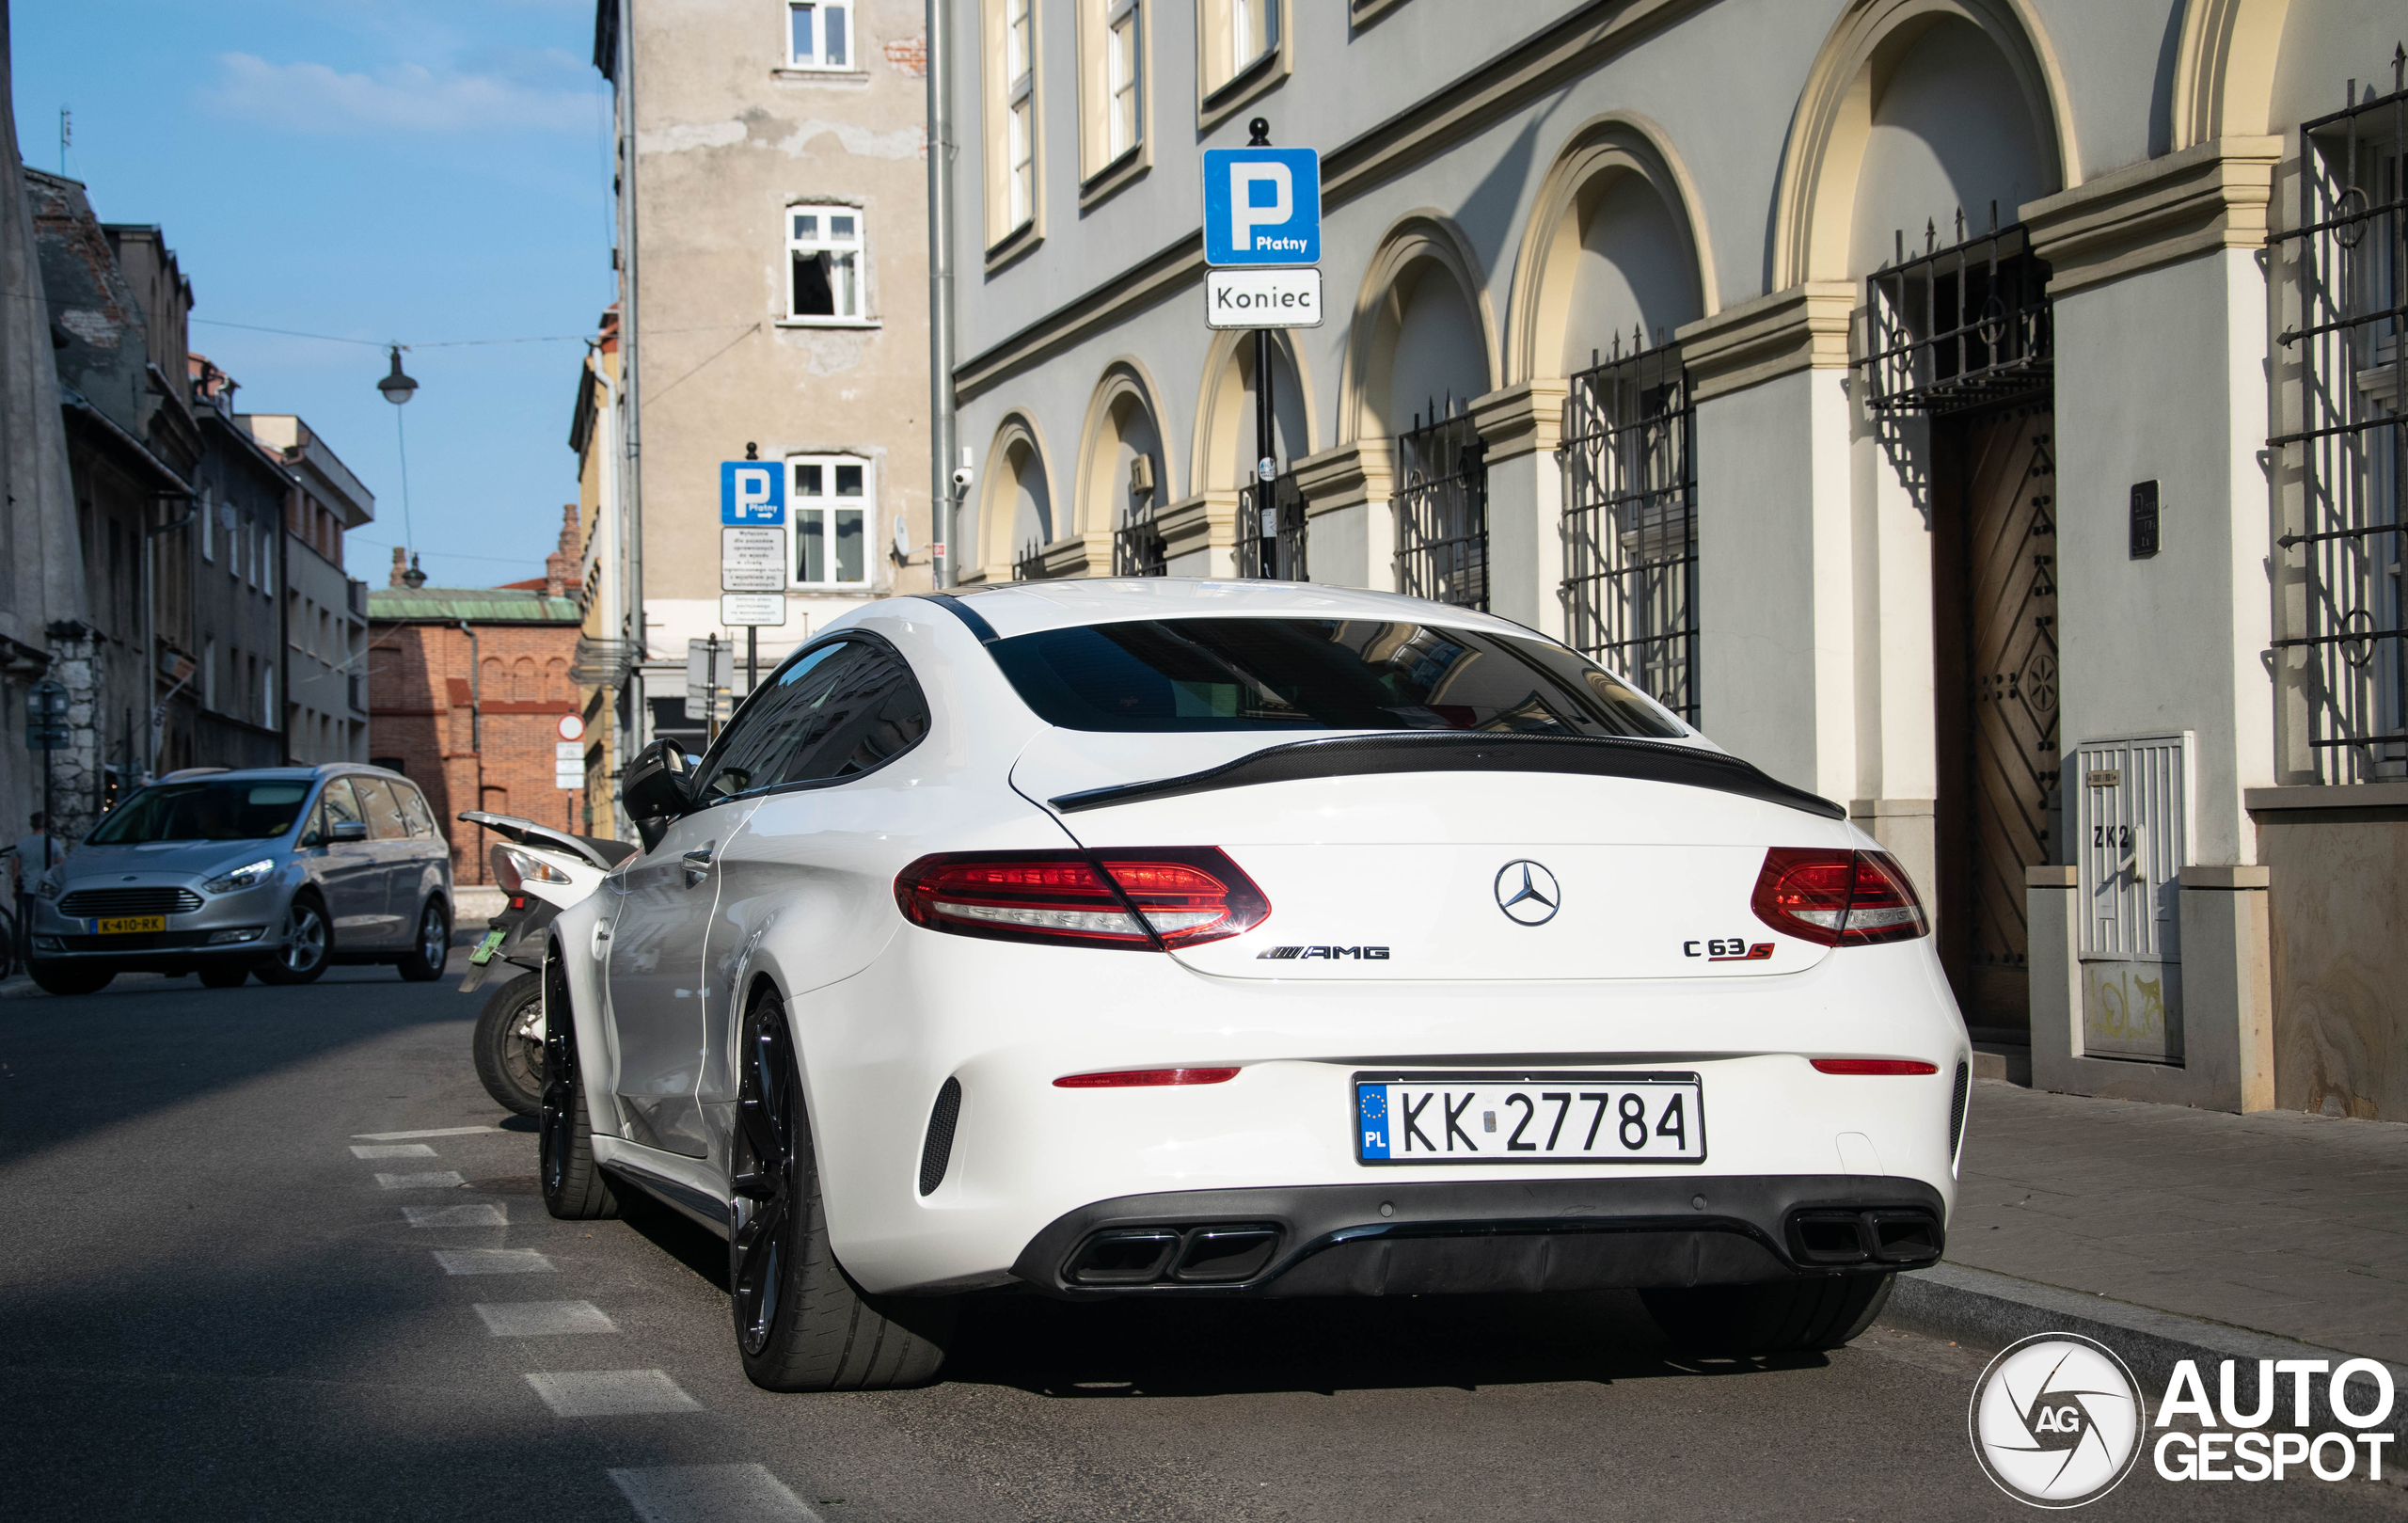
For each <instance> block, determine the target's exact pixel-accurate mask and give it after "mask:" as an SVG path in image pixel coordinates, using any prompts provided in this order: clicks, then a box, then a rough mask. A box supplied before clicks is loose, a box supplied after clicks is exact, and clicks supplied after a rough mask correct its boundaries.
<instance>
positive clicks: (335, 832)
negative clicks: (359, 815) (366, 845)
mask: <svg viewBox="0 0 2408 1523" xmlns="http://www.w3.org/2000/svg"><path fill="white" fill-rule="evenodd" d="M326 836H327V839H329V840H334V841H365V840H367V839H368V822H367V821H366V820H364V819H339V820H336V821H335V822H334V824H333V825H332V826H331V827H329V828H328V830H327V832H326Z"/></svg>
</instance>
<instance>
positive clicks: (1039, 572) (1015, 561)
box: [1012, 539, 1053, 581]
mask: <svg viewBox="0 0 2408 1523" xmlns="http://www.w3.org/2000/svg"><path fill="white" fill-rule="evenodd" d="M1052 575H1053V573H1052V572H1050V571H1048V570H1047V569H1046V568H1045V547H1044V546H1043V545H1041V544H1039V543H1038V541H1036V540H1033V539H1032V540H1030V541H1029V542H1028V543H1027V544H1026V545H1024V546H1022V547H1021V552H1020V554H1018V555H1016V556H1014V557H1013V558H1012V580H1014V581H1044V580H1046V579H1048V578H1050V577H1051V576H1052Z"/></svg>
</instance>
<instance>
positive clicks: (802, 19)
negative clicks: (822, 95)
mask: <svg viewBox="0 0 2408 1523" xmlns="http://www.w3.org/2000/svg"><path fill="white" fill-rule="evenodd" d="M786 67H787V68H789V69H853V68H856V67H858V66H857V65H856V64H855V63H854V62H853V0H809V3H808V4H801V3H798V4H792V5H789V6H787V7H786Z"/></svg>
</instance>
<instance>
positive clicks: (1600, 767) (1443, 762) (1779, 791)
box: [1050, 731, 1847, 819]
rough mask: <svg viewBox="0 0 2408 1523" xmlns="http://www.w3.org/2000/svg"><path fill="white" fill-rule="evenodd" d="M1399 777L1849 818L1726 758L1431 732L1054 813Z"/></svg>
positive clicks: (1302, 747) (1239, 763)
mask: <svg viewBox="0 0 2408 1523" xmlns="http://www.w3.org/2000/svg"><path fill="white" fill-rule="evenodd" d="M1395 772H1558V773H1571V774H1574V775H1576V776H1586V777H1627V778H1635V779H1637V780H1639V781H1641V782H1648V783H1672V784H1677V785H1682V786H1685V787H1694V788H1711V789H1713V790H1714V791H1715V792H1718V793H1729V794H1734V795H1736V796H1738V797H1740V798H1743V799H1755V800H1759V801H1763V802H1766V803H1771V804H1778V805H1780V806H1781V807H1782V808H1784V809H1796V810H1798V811H1800V812H1801V813H1804V814H1809V815H1819V816H1821V817H1824V818H1826V819H1846V817H1847V811H1846V809H1843V808H1841V807H1840V806H1839V805H1838V804H1835V803H1833V802H1832V801H1830V800H1829V799H1826V798H1823V797H1822V796H1820V795H1819V794H1814V793H1809V792H1807V791H1806V790H1805V789H1803V788H1793V787H1791V786H1790V785H1788V784H1786V783H1782V782H1779V781H1777V780H1775V779H1773V778H1771V777H1767V776H1766V775H1765V773H1764V772H1763V771H1762V770H1761V769H1758V768H1757V767H1756V766H1755V765H1754V764H1752V763H1751V762H1745V761H1742V760H1740V759H1739V758H1738V757H1736V756H1733V755H1729V754H1725V753H1723V752H1719V751H1703V750H1700V749H1698V748H1697V747H1695V746H1677V745H1667V744H1665V743H1664V742H1662V741H1658V740H1641V739H1637V738H1624V737H1611V738H1604V737H1601V738H1588V737H1572V736H1546V735H1460V734H1453V735H1434V734H1430V733H1428V732H1426V731H1414V732H1407V733H1405V734H1402V735H1351V736H1335V737H1330V738H1323V739H1318V740H1293V741H1290V742H1288V743H1287V744H1285V745H1277V746H1269V747H1266V748H1264V749H1263V750H1261V751H1258V752H1255V753H1254V754H1251V755H1246V756H1241V757H1239V758H1238V759H1237V760H1235V761H1233V762H1224V763H1223V764H1221V765H1220V766H1218V767H1212V768H1207V769H1204V770H1203V771H1200V772H1189V773H1187V774H1186V775H1184V776H1181V777H1165V778H1156V779H1154V780H1152V781H1149V782H1145V783H1119V784H1115V785H1112V786H1110V787H1102V788H1087V789H1085V790H1083V791H1080V792H1077V793H1065V794H1062V795H1060V796H1059V797H1057V798H1055V799H1053V800H1051V801H1050V802H1051V803H1052V804H1053V805H1054V809H1055V810H1056V811H1058V812H1060V813H1062V814H1065V815H1075V814H1078V813H1080V812H1081V811H1083V810H1088V809H1102V808H1106V807H1108V806H1110V805H1113V804H1122V803H1139V802H1144V801H1149V800H1154V799H1176V798H1180V797H1182V796H1185V795H1188V794H1195V793H1211V792H1214V791H1216V790H1218V789H1221V788H1243V787H1251V786H1253V785H1256V784H1260V783H1292V782H1299V781H1303V780H1306V779H1310V778H1321V777H1360V776H1372V775H1381V774H1388V773H1395Z"/></svg>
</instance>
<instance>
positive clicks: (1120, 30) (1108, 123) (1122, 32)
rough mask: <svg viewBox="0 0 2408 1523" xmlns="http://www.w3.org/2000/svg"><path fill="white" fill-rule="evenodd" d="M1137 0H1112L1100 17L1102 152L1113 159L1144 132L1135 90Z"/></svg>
mask: <svg viewBox="0 0 2408 1523" xmlns="http://www.w3.org/2000/svg"><path fill="white" fill-rule="evenodd" d="M1138 25H1139V17H1138V0H1114V4H1113V5H1112V7H1111V8H1110V9H1109V10H1108V11H1107V12H1106V13H1105V17H1104V38H1103V89H1104V117H1105V132H1104V156H1105V158H1106V160H1107V162H1108V161H1110V160H1113V159H1117V158H1118V157H1120V155H1122V154H1123V153H1126V152H1128V151H1130V150H1131V149H1133V148H1135V147H1136V146H1137V140H1138V138H1139V137H1140V136H1142V135H1143V134H1144V132H1145V126H1144V121H1145V118H1144V116H1143V108H1144V106H1145V100H1144V97H1143V96H1142V95H1141V94H1140V93H1139V90H1140V81H1139V59H1140V55H1139V53H1138V44H1139V42H1140V41H1141V38H1140V37H1139V34H1138V30H1137V28H1138Z"/></svg>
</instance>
